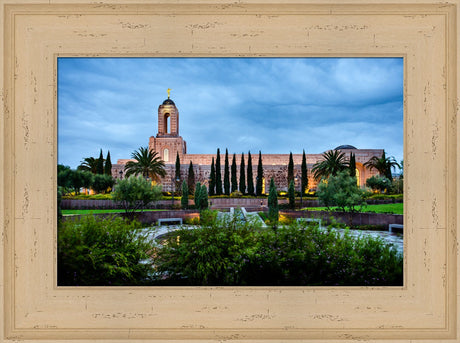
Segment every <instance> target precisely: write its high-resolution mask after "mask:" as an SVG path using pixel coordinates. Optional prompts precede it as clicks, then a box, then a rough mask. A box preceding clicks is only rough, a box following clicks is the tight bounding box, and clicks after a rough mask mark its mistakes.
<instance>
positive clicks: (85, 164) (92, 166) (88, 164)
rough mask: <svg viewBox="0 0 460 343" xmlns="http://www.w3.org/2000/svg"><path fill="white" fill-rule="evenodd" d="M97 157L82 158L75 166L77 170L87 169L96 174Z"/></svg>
mask: <svg viewBox="0 0 460 343" xmlns="http://www.w3.org/2000/svg"><path fill="white" fill-rule="evenodd" d="M98 161H99V159H97V158H94V157H86V158H85V159H83V161H82V162H81V164H80V165H79V166H78V167H77V169H78V170H82V171H89V172H91V173H93V174H97V164H98Z"/></svg>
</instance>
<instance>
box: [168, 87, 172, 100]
mask: <svg viewBox="0 0 460 343" xmlns="http://www.w3.org/2000/svg"><path fill="white" fill-rule="evenodd" d="M171 91H172V89H171V88H168V90H167V92H168V99H169V95H170V94H169V93H171Z"/></svg>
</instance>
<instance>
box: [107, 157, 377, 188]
mask: <svg viewBox="0 0 460 343" xmlns="http://www.w3.org/2000/svg"><path fill="white" fill-rule="evenodd" d="M343 152H344V153H345V154H346V155H347V156H349V154H350V152H353V153H354V154H355V157H356V167H357V169H358V171H359V184H360V185H364V184H365V182H366V180H367V179H368V178H369V177H371V176H373V175H376V174H377V172H376V171H375V170H373V171H370V170H369V169H367V168H364V167H363V163H365V162H367V161H368V160H369V159H370V158H371V157H372V156H378V157H380V156H381V155H382V153H383V150H382V149H367V150H361V149H353V150H343ZM213 157H214V162H215V160H216V155H215V154H184V155H183V156H182V158H181V159H180V161H181V180H184V179H186V178H187V175H188V169H189V164H190V161H191V162H192V164H193V167H194V172H195V182H200V183H201V184H205V185H206V186H207V185H208V183H209V176H210V173H211V161H212V158H213ZM251 157H252V158H251V160H252V173H253V179H254V187H255V184H256V176H257V165H258V163H259V154H258V153H256V154H254V155H252V154H251ZM228 159H229V171H230V169H231V165H232V159H233V154H229V156H228ZM235 159H236V164H237V181H238V182H239V175H240V162H241V154H235ZM292 159H293V161H294V176H296V175H297V176H298V179H299V180H300V176H301V164H302V154H293V155H292ZM306 159H307V169H308V179H309V180H308V188H309V189H314V188H316V185H317V181H316V180H314V178H313V173H312V172H311V169H312V168H313V165H314V164H315V163H316V162H317V161H320V160H321V159H322V154H306ZM175 160H176V156H174V157H173V158H170V162H169V163H167V164H166V165H165V169H166V172H167V175H166V177H164V178H163V179H162V180H161V184H162V185H163V190H164V191H172V190H174V187H175V185H174V176H175ZM128 161H130V160H129V159H119V160H118V161H117V164H114V165H113V166H112V175H113V177H115V178H120V177H124V165H125V164H126V162H128ZM288 163H289V154H262V166H263V170H264V179H265V190H266V192H267V193H268V188H269V184H270V179H271V178H273V179H274V181H275V185H276V187H277V189H278V190H281V191H283V190H284V191H286V190H287V188H288V183H287V169H288ZM244 164H245V171H246V172H247V166H248V155H247V154H244ZM220 166H221V175H222V182H223V178H224V167H225V152H224V153H223V154H222V153H221V155H220ZM120 171H121V172H122V173H121V174H120ZM246 177H247V175H246ZM246 185H247V181H246ZM299 189H300V181H298V182H296V190H299Z"/></svg>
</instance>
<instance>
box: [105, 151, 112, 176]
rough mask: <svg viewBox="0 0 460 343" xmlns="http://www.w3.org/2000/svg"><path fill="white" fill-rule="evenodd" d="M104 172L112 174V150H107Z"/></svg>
mask: <svg viewBox="0 0 460 343" xmlns="http://www.w3.org/2000/svg"><path fill="white" fill-rule="evenodd" d="M104 174H106V175H110V176H112V161H111V160H110V151H108V152H107V158H106V159H105V164H104Z"/></svg>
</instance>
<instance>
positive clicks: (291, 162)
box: [287, 152, 294, 184]
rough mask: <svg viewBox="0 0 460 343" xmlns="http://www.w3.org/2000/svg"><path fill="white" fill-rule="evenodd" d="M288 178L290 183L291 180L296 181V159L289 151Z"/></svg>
mask: <svg viewBox="0 0 460 343" xmlns="http://www.w3.org/2000/svg"><path fill="white" fill-rule="evenodd" d="M287 180H288V184H289V182H291V181H294V160H293V159H292V152H291V153H289V164H288V175H287Z"/></svg>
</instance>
